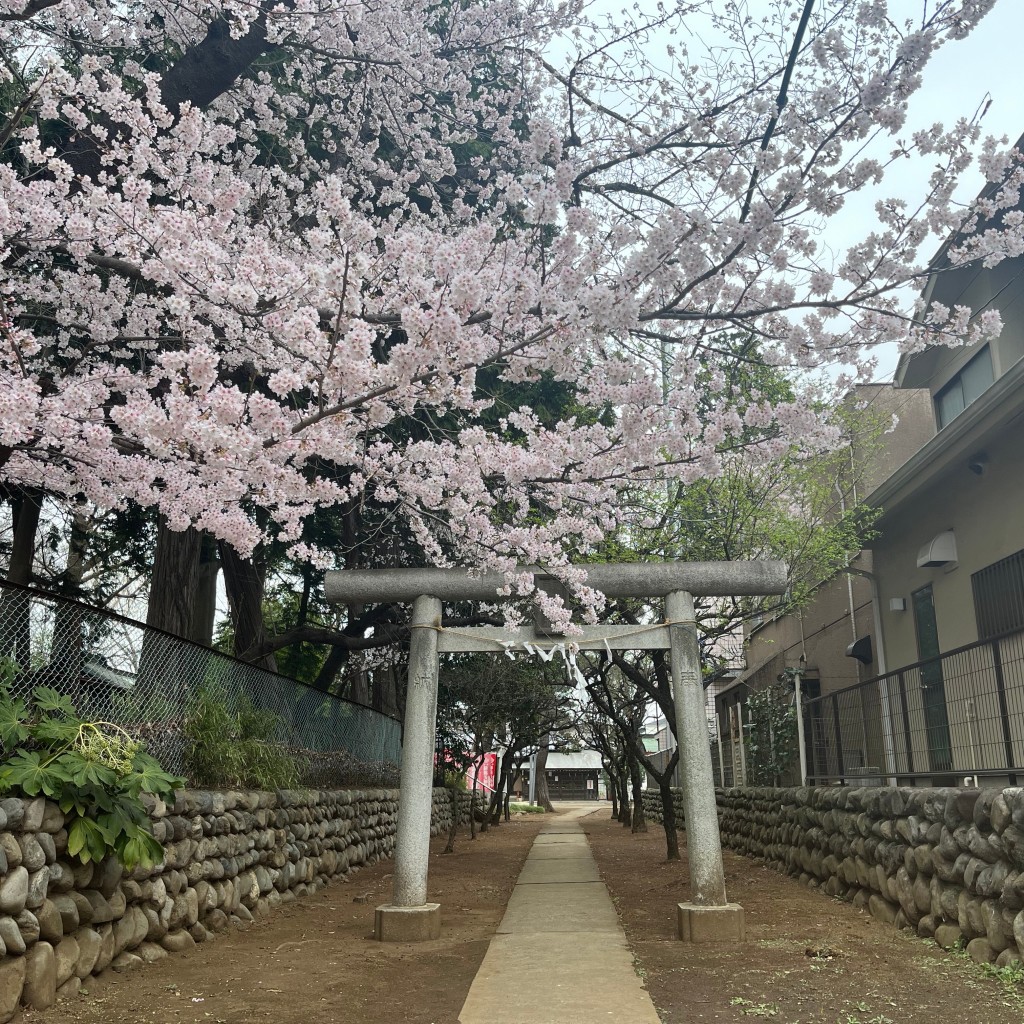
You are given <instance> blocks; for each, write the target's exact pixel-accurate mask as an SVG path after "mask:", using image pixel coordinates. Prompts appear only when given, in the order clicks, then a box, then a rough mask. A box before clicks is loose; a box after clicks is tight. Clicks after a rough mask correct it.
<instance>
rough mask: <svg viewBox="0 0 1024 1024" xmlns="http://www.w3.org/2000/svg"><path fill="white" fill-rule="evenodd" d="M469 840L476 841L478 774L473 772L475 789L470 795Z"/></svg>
mask: <svg viewBox="0 0 1024 1024" xmlns="http://www.w3.org/2000/svg"><path fill="white" fill-rule="evenodd" d="M469 838H470V839H476V772H475V771H474V772H473V788H472V790H471V791H470V795H469Z"/></svg>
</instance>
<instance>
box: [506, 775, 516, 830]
mask: <svg viewBox="0 0 1024 1024" xmlns="http://www.w3.org/2000/svg"><path fill="white" fill-rule="evenodd" d="M516 774H517V773H516V772H514V771H512V772H509V773H508V779H507V780H506V781H505V820H506V821H511V820H512V809H511V807H509V804H511V803H512V787H513V786H515V784H516Z"/></svg>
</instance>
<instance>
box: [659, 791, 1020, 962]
mask: <svg viewBox="0 0 1024 1024" xmlns="http://www.w3.org/2000/svg"><path fill="white" fill-rule="evenodd" d="M674 792H675V811H676V821H677V822H679V823H680V827H683V826H682V822H683V808H682V792H681V791H680V790H676V791H674ZM717 797H718V819H719V824H720V827H721V831H722V843H723V845H725V846H728V847H730V848H731V849H733V850H736V851H738V852H739V853H743V854H746V855H748V856H750V857H756V858H759V859H761V860H764V861H767V862H768V863H769V864H771V865H772V866H774V867H777V868H779V869H780V870H782V871H785V872H787V873H788V874H790V875H793V876H795V877H797V878H799V880H800V881H801V882H803V883H805V884H807V885H810V886H814V887H819V886H820V887H821V889H822V890H824V892H826V893H828V895H830V896H837V897H839V898H840V899H844V900H849V901H850V902H852V903H853V904H854V905H855V906H859V907H864V908H866V909H867V910H868V911H869V912H870V913H871V914H872V915H873V916H874V917H876V918H879V919H880V920H882V921H886V922H890V923H893V924H895V925H897V926H898V927H900V928H908V929H914V930H915V931H916V932H917V934H918V935H921V936H926V937H934V938H935V940H936V941H937V942H938V943H939V945H941V946H943V947H944V948H947V949H948V948H950V947H951V946H954V945H958V944H966V946H967V951H968V952H969V953H970V955H971V956H972V957H973V958H974V959H975V960H977V961H978V962H984V963H990V962H993V961H994V962H996V963H998V964H999V965H1000V966H1004V965H1006V964H1008V963H1014V962H1016V961H1017V959H1018V958H1020V957H1021V956H1022V955H1024V790H1022V789H1016V788H1015V789H1003V790H999V789H989V790H980V791H979V790H976V789H905V788H901V789H894V788H889V787H873V788H861V789H857V788H852V787H830V788H793V789H756V788H752V787H751V788H740V789H726V790H718V791H717ZM644 806H645V809H646V811H647V813H648V815H649V816H650V817H652V818H653V819H655V820H657V821H660V820H661V801H660V799H659V798H658V794H657V793H656V792H647V793H645V794H644Z"/></svg>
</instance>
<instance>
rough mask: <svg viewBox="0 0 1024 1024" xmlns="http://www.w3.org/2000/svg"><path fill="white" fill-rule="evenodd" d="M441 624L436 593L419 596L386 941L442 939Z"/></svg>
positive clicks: (381, 920)
mask: <svg viewBox="0 0 1024 1024" xmlns="http://www.w3.org/2000/svg"><path fill="white" fill-rule="evenodd" d="M440 625H441V602H440V601H439V600H438V599H437V598H436V597H417V598H416V599H415V601H413V605H412V621H411V623H410V627H411V636H410V638H409V685H408V690H407V692H406V697H405V727H404V730H403V736H402V775H401V787H402V788H401V793H402V798H401V800H399V801H398V826H397V831H396V836H395V873H394V880H393V883H392V901H391V903H388V904H385V905H384V906H381V907H378V908H377V913H376V916H375V918H374V927H373V933H374V936H375V937H376V938H377V939H378V940H379V941H381V942H422V941H424V940H426V939H438V938H440V937H441V904H440V903H428V902H427V861H428V858H429V856H430V811H431V807H432V805H433V796H434V789H433V787H434V733H435V729H436V723H437V630H438V628H439V627H440Z"/></svg>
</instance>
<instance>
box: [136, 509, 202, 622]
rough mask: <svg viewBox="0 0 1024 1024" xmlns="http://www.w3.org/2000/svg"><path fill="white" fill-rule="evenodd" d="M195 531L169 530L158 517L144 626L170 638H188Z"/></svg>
mask: <svg viewBox="0 0 1024 1024" xmlns="http://www.w3.org/2000/svg"><path fill="white" fill-rule="evenodd" d="M201 541H202V537H201V535H200V533H199V531H198V530H194V529H193V528H192V527H189V528H188V529H187V530H171V529H169V528H168V526H167V520H166V518H165V517H164V516H162V515H161V516H160V518H159V520H158V523H157V530H156V551H155V552H154V554H153V575H152V577H151V578H150V584H149V606H148V607H147V609H146V625H147V626H150V627H151V628H153V629H162V630H163V631H164V632H165V633H172V634H174V636H180V637H189V636H191V635H192V615H193V611H194V609H195V599H196V591H197V589H198V587H199V548H200V545H201Z"/></svg>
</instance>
